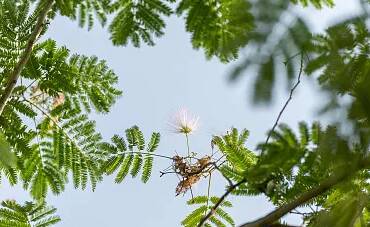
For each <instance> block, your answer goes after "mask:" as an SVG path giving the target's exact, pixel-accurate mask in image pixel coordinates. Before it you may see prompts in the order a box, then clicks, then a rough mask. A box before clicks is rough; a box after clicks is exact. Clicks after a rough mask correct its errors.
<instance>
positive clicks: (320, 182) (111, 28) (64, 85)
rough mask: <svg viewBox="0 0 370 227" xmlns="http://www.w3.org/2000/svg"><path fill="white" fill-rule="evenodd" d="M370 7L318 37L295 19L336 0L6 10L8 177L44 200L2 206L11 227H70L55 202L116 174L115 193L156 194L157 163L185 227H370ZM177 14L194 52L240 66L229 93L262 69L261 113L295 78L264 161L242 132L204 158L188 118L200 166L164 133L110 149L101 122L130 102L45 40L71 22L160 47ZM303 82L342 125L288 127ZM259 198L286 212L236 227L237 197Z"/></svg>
mask: <svg viewBox="0 0 370 227" xmlns="http://www.w3.org/2000/svg"><path fill="white" fill-rule="evenodd" d="M369 4H370V2H369V1H364V0H362V1H361V6H362V11H361V13H359V14H358V15H354V16H353V17H352V18H348V19H346V20H344V21H340V22H338V23H336V24H333V25H331V26H330V27H328V28H327V30H326V31H325V32H324V33H321V34H314V33H313V32H312V31H311V28H310V26H308V22H307V21H306V20H305V18H303V17H302V16H300V15H298V14H296V13H294V12H293V11H294V7H292V6H293V5H300V6H302V7H309V6H311V7H314V8H316V10H320V9H321V8H322V7H335V2H334V1H333V0H290V1H289V0H275V1H267V0H179V1H176V0H0V21H1V24H0V91H1V92H0V176H1V177H3V178H6V180H7V181H8V182H9V183H10V184H11V185H15V184H21V185H22V186H23V188H24V190H26V191H27V192H29V194H30V196H31V197H32V199H33V201H29V202H26V203H24V204H19V203H17V202H16V201H13V200H5V201H3V202H2V203H1V206H2V208H0V227H2V226H4V227H6V226H8V227H13V226H35V227H36V226H38V227H41V226H45V227H46V226H52V225H54V224H55V223H57V222H59V221H60V220H61V219H60V218H59V216H57V215H55V214H54V213H55V212H56V209H55V208H53V207H51V206H49V205H47V201H48V195H49V194H50V193H52V194H55V195H59V194H60V196H63V195H62V194H63V191H64V189H65V186H66V184H68V182H71V183H72V184H73V185H74V187H75V188H81V189H83V190H85V189H86V188H91V189H92V190H95V188H96V187H98V184H99V183H101V182H102V181H103V180H104V177H105V176H107V175H114V179H115V183H123V182H124V179H125V178H126V177H127V176H129V175H130V176H131V177H133V178H135V177H139V176H140V178H141V181H142V182H143V183H146V182H148V181H149V180H150V177H151V173H152V167H153V163H154V161H155V159H156V158H164V159H166V160H168V162H169V164H170V167H169V168H167V169H165V170H163V171H161V175H162V176H163V175H166V174H175V175H177V176H178V177H179V182H178V185H177V187H176V194H177V195H180V194H185V193H190V194H191V197H190V199H189V200H188V202H187V205H189V206H191V207H193V208H194V210H193V211H192V212H191V213H190V214H188V215H187V216H186V217H185V218H184V219H183V220H182V221H181V220H179V223H180V222H181V225H183V226H186V227H193V226H198V227H202V226H221V227H222V226H236V225H237V224H241V225H240V226H243V227H252V226H261V227H262V226H289V225H288V224H287V223H284V222H283V221H281V218H282V217H284V216H285V215H287V214H289V213H296V214H299V215H301V216H302V221H303V224H304V225H305V226H361V227H362V226H368V225H370V213H369V212H370V201H369V200H368V199H369V198H370V197H369V196H370V195H369V192H368V190H369V188H368V187H369V177H370V176H369V169H370V156H369V143H370V140H369V138H370V130H369V129H370V32H369V28H368V27H369V26H368V21H369V18H370V16H369V15H370V13H369V7H370V5H369ZM173 14H176V15H177V16H179V17H182V18H183V19H184V20H185V29H186V31H187V32H189V33H190V34H191V43H192V46H193V47H194V48H195V49H201V50H202V51H203V52H204V54H205V56H206V57H207V58H208V59H210V58H213V57H215V58H218V59H219V60H220V61H221V62H224V63H226V62H230V61H233V60H236V59H238V60H239V63H238V65H237V66H236V67H235V68H234V69H233V71H232V72H231V74H230V77H229V78H230V80H232V81H236V80H237V79H238V78H239V77H241V76H243V75H244V72H245V71H247V70H250V69H251V68H254V69H256V70H255V71H254V72H255V74H256V75H257V76H256V79H255V82H254V86H253V91H254V95H253V98H252V100H253V102H254V103H255V104H269V103H270V102H271V100H272V94H273V93H272V92H273V87H274V84H275V81H276V80H275V79H276V77H277V74H278V73H279V74H282V75H285V77H286V78H287V80H286V81H287V85H288V86H287V87H289V89H290V93H289V96H288V98H287V100H286V102H285V103H284V104H283V106H282V109H281V111H280V113H279V114H278V116H277V119H276V121H275V123H274V125H273V126H272V128H271V130H269V131H268V133H267V137H266V140H265V141H262V142H261V143H260V144H259V145H258V146H257V148H256V149H252V148H250V147H247V146H246V140H247V139H248V136H249V131H248V130H247V129H237V128H235V127H232V128H230V129H228V130H227V131H226V130H225V131H226V132H225V133H224V134H222V135H214V136H213V137H212V138H210V141H211V147H210V148H211V150H212V155H205V156H200V155H198V154H196V153H194V152H192V150H191V148H190V146H189V141H188V140H189V138H188V136H189V135H190V134H191V133H192V132H193V131H194V130H196V127H197V123H198V119H197V118H195V117H193V116H191V115H190V114H189V113H188V112H187V111H186V110H182V111H180V112H179V115H178V116H177V118H176V119H175V122H174V123H173V124H174V129H175V131H176V132H177V133H179V134H182V135H184V138H185V139H186V142H187V143H186V144H187V154H184V155H181V154H177V155H174V156H173V157H169V156H165V155H162V154H161V153H160V151H158V145H159V143H160V138H161V136H160V134H159V133H158V132H153V133H152V134H151V136H149V137H147V136H145V135H144V134H143V132H142V131H141V130H140V128H139V127H138V126H136V125H134V126H132V127H130V128H128V129H126V131H125V133H124V135H114V136H113V137H112V138H111V140H109V141H106V140H104V139H103V137H102V135H101V134H100V133H99V132H98V131H97V130H96V127H95V122H94V121H93V120H91V113H104V114H106V113H109V111H110V110H111V108H112V106H113V105H114V104H115V102H116V100H117V99H118V98H119V97H120V96H121V95H122V91H121V90H120V89H119V88H118V85H117V83H118V75H116V74H115V73H114V71H113V70H112V69H111V68H110V67H109V64H108V63H107V62H106V61H104V60H102V59H98V57H96V56H85V55H81V54H78V53H71V51H70V50H69V49H68V47H65V46H60V45H58V44H57V42H56V41H55V40H52V39H47V40H42V39H40V37H42V35H44V34H45V32H46V31H47V29H48V28H49V26H50V22H51V21H52V20H53V19H54V18H55V17H56V16H64V17H67V18H69V19H71V20H76V21H77V23H78V25H79V26H81V27H86V28H87V29H91V28H92V27H93V26H96V25H95V24H96V23H99V24H100V25H102V26H104V27H107V31H108V32H109V34H110V39H111V41H112V45H115V46H125V45H133V46H134V47H140V46H142V45H155V41H156V39H157V38H159V37H161V36H162V35H164V28H165V26H166V24H165V21H166V20H167V18H168V17H169V16H171V15H173ZM284 15H290V17H291V21H290V22H289V23H288V22H287V21H286V20H285V19H284V18H285V17H284ZM277 28H279V29H280V30H281V31H280V32H279V34H276V30H277ZM241 52H245V53H246V54H245V55H244V56H242V57H239V56H240V53H241ZM281 66H284V70H283V71H282V72H281V70H280V69H281V68H282V67H281ZM303 77H307V78H310V79H312V80H317V81H318V82H319V86H320V88H321V89H322V90H323V91H325V92H327V93H328V94H329V95H330V97H331V98H330V99H329V102H328V103H326V104H325V105H324V106H323V107H322V114H330V113H331V112H333V111H339V110H340V111H344V112H345V113H346V115H345V116H344V117H343V119H340V121H338V122H333V123H331V124H329V125H324V124H323V123H322V122H319V121H317V122H314V123H313V124H308V123H306V122H304V121H302V122H300V123H299V124H298V125H297V126H296V127H292V126H288V125H286V124H284V123H282V122H280V118H281V116H282V115H283V114H284V111H285V109H286V107H287V106H288V105H289V103H290V101H291V99H292V98H293V97H294V92H295V90H296V88H297V87H298V86H300V81H301V79H302V78H303ZM344 98H347V99H348V100H350V101H349V102H347V103H344V102H343V99H344ZM302 120H304V119H302ZM348 125H350V126H351V127H347V126H348ZM344 128H345V130H343V129H344ZM214 150H216V151H217V152H218V153H217V152H213V151H214ZM214 174H217V175H219V176H221V177H223V178H224V184H223V185H222V184H221V186H224V187H225V192H224V194H222V195H211V194H210V191H209V190H208V192H207V193H206V194H204V195H194V194H193V192H192V186H194V185H195V184H197V183H198V182H199V181H203V180H207V181H208V188H210V187H211V186H212V185H214V182H213V181H212V175H214ZM218 185H220V184H219V183H218ZM256 195H265V196H266V197H267V198H268V199H269V201H271V202H272V203H273V204H274V205H275V206H276V209H275V210H273V211H272V212H270V213H269V214H267V215H265V216H262V214H261V217H256V219H255V220H253V221H251V222H248V223H235V222H234V220H233V218H232V216H231V215H230V214H229V213H228V212H229V210H230V209H232V204H231V202H230V201H229V200H228V197H229V196H256ZM302 208H308V209H309V211H308V212H307V209H305V211H302ZM236 209H237V208H236Z"/></svg>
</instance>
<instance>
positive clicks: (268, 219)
mask: <svg viewBox="0 0 370 227" xmlns="http://www.w3.org/2000/svg"><path fill="white" fill-rule="evenodd" d="M369 164H370V158H369V157H368V158H366V159H363V160H362V161H361V162H360V163H359V165H357V166H355V168H354V169H352V170H353V171H351V169H347V170H346V171H341V172H340V173H337V174H334V175H332V176H331V177H329V178H328V179H327V180H324V181H322V182H321V183H320V184H319V185H318V186H317V187H314V188H312V189H310V190H309V191H307V192H304V193H302V194H301V195H300V196H298V197H297V198H296V199H294V200H293V201H291V202H289V203H287V204H285V205H283V206H281V207H279V208H277V209H276V210H274V211H272V212H271V213H269V214H267V215H266V216H264V217H262V218H260V219H257V220H256V221H253V222H249V223H245V224H243V225H241V226H240V227H262V226H270V224H272V223H274V222H276V221H277V220H279V219H280V218H282V217H283V216H284V215H286V214H287V213H289V212H290V211H292V210H293V209H295V208H297V207H298V206H300V205H302V204H304V203H306V202H307V201H309V200H311V199H312V198H315V197H317V196H319V195H321V194H323V193H325V192H326V191H328V190H329V189H330V188H332V187H333V186H335V185H337V184H339V183H340V182H342V181H343V180H345V179H347V178H348V177H350V176H351V175H353V174H354V173H356V172H357V171H359V170H361V169H364V168H366V167H367V166H368V165H369Z"/></svg>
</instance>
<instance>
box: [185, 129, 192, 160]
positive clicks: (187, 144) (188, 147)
mask: <svg viewBox="0 0 370 227" xmlns="http://www.w3.org/2000/svg"><path fill="white" fill-rule="evenodd" d="M185 137H186V147H187V149H188V157H189V162H190V164H191V156H190V146H189V136H188V134H187V133H185Z"/></svg>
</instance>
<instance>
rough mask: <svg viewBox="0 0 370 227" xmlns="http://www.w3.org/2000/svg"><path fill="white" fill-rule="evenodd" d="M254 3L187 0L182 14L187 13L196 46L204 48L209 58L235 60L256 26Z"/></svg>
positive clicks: (187, 28) (180, 10)
mask: <svg viewBox="0 0 370 227" xmlns="http://www.w3.org/2000/svg"><path fill="white" fill-rule="evenodd" d="M249 9H250V4H249V3H248V2H247V1H244V0H218V1H213V0H206V1H202V0H196V1H193V0H183V1H181V3H180V5H179V6H178V8H177V13H178V14H180V15H181V14H183V13H184V12H187V15H186V17H185V18H186V30H187V31H188V32H191V33H192V43H193V46H194V47H195V48H200V47H203V48H204V49H205V51H206V56H207V57H208V58H210V57H212V56H214V55H215V56H217V57H219V58H220V60H221V61H225V62H226V61H229V60H231V59H235V58H236V57H237V56H238V55H237V54H238V50H239V48H240V47H242V46H245V45H246V44H247V42H248V40H249V36H250V35H249V34H250V32H251V30H252V28H253V23H252V21H253V17H252V15H251V14H250V13H249Z"/></svg>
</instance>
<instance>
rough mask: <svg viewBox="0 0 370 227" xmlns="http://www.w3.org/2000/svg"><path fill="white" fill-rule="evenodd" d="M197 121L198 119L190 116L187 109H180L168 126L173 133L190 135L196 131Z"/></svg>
mask: <svg viewBox="0 0 370 227" xmlns="http://www.w3.org/2000/svg"><path fill="white" fill-rule="evenodd" d="M198 121H199V117H196V116H194V115H192V114H191V113H189V112H188V110H187V109H180V110H179V111H178V112H177V113H176V114H175V117H174V119H173V123H170V126H171V127H172V128H173V130H174V132H175V133H183V134H191V133H192V132H194V131H195V130H197V129H198Z"/></svg>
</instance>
